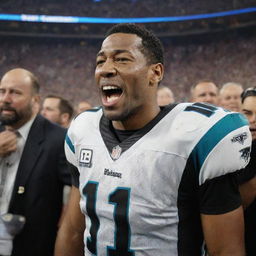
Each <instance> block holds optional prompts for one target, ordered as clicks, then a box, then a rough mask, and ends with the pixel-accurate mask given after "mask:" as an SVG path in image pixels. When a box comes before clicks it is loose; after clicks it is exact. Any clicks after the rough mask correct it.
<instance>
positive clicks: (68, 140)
mask: <svg viewBox="0 0 256 256" xmlns="http://www.w3.org/2000/svg"><path fill="white" fill-rule="evenodd" d="M65 141H66V143H67V144H68V146H69V148H70V150H71V151H72V152H73V153H74V154H75V147H74V145H73V143H72V141H71V139H70V138H69V137H68V135H66V138H65Z"/></svg>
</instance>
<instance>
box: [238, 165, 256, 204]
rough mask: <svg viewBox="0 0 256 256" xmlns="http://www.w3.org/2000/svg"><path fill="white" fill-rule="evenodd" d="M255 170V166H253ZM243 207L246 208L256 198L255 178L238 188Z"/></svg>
mask: <svg viewBox="0 0 256 256" xmlns="http://www.w3.org/2000/svg"><path fill="white" fill-rule="evenodd" d="M255 168H256V166H255ZM239 191H240V194H241V198H242V202H243V207H244V208H246V207H248V206H249V205H250V204H251V203H252V202H253V201H254V199H255V198H256V177H254V178H252V179H250V180H249V181H247V182H245V183H243V184H241V185H240V186H239Z"/></svg>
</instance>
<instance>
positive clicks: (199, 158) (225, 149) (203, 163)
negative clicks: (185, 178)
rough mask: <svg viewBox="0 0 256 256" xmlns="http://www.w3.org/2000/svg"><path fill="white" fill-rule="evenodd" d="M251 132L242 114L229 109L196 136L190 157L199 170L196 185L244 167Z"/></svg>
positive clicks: (248, 157) (249, 145) (248, 151)
mask: <svg viewBox="0 0 256 256" xmlns="http://www.w3.org/2000/svg"><path fill="white" fill-rule="evenodd" d="M250 150H251V133H250V131H249V126H248V122H247V120H246V119H245V117H244V116H243V115H241V114H239V113H230V114H228V115H226V116H224V117H223V118H222V119H220V120H219V121H218V122H217V123H215V124H214V125H213V126H212V127H211V128H210V129H209V130H208V131H207V132H206V133H205V134H204V136H202V138H201V139H200V140H199V142H198V143H197V145H196V146H195V148H194V149H193V152H192V154H191V155H192V159H193V162H194V165H195V167H196V169H197V170H198V171H199V185H202V184H204V183H205V182H206V181H208V180H211V179H213V178H216V177H220V176H222V175H225V174H228V173H233V172H235V171H237V170H240V169H242V168H244V167H245V166H246V165H247V164H248V163H249V159H250Z"/></svg>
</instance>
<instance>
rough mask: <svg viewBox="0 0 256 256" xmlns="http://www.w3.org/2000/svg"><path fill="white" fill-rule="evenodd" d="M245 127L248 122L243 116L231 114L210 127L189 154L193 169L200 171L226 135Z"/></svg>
mask: <svg viewBox="0 0 256 256" xmlns="http://www.w3.org/2000/svg"><path fill="white" fill-rule="evenodd" d="M245 125H248V121H247V119H246V118H245V117H244V116H243V115H241V114H239V113H232V114H228V115H226V116H225V117H224V118H222V119H221V120H219V121H218V122H217V123H216V124H215V125H214V126H212V127H211V128H210V129H209V131H208V132H207V133H206V134H205V135H204V136H203V137H202V138H201V139H200V141H199V142H198V143H197V145H196V146H195V147H194V149H193V151H192V152H191V154H190V157H189V158H192V160H193V162H194V167H195V169H196V170H198V172H199V171H200V169H201V167H202V165H203V163H204V161H205V159H206V158H207V156H208V155H209V153H210V152H211V151H212V150H213V148H214V147H215V146H216V145H217V144H218V143H219V142H220V141H221V140H222V139H223V138H224V137H225V136H226V135H228V134H229V133H230V132H232V131H234V130H236V129H238V128H241V127H243V126H245Z"/></svg>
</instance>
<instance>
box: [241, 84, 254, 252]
mask: <svg viewBox="0 0 256 256" xmlns="http://www.w3.org/2000/svg"><path fill="white" fill-rule="evenodd" d="M241 101H242V108H241V112H242V113H243V114H244V115H245V116H246V117H247V119H248V121H249V123H250V131H251V134H252V147H251V153H250V156H251V159H250V162H249V164H248V165H247V166H246V167H245V169H243V170H241V171H240V172H239V173H238V182H239V184H240V193H241V196H242V200H243V205H244V209H245V211H244V221H245V247H246V255H247V256H255V255H256V243H255V236H256V217H255V216H256V200H255V199H256V87H251V88H248V89H246V90H244V91H243V93H242V94H241ZM245 136H246V135H245V134H241V135H240V136H239V138H238V139H239V141H240V143H243V141H244V139H245V138H246V137H245Z"/></svg>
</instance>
